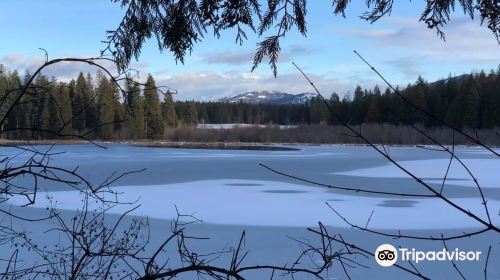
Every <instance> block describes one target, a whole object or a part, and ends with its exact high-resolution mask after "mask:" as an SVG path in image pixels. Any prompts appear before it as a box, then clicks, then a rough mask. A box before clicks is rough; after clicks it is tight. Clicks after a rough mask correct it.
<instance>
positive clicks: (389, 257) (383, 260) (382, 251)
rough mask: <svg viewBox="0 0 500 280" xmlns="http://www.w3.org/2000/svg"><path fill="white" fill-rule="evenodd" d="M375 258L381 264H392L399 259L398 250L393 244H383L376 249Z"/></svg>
mask: <svg viewBox="0 0 500 280" xmlns="http://www.w3.org/2000/svg"><path fill="white" fill-rule="evenodd" d="M375 260H376V261H377V263H378V264H379V265H381V266H392V265H393V264H395V263H396V261H397V260H398V251H397V250H396V248H394V246H392V245H391V244H382V245H380V246H378V248H377V250H375Z"/></svg>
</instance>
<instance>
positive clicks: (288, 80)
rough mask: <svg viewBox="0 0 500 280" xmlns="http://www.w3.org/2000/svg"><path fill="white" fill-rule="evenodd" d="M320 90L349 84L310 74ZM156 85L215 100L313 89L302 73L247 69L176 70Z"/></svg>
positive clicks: (190, 96)
mask: <svg viewBox="0 0 500 280" xmlns="http://www.w3.org/2000/svg"><path fill="white" fill-rule="evenodd" d="M310 78H311V79H312V80H313V81H314V83H315V84H316V86H317V87H318V88H319V90H320V91H321V93H322V94H324V95H325V96H327V97H329V96H330V94H331V93H332V91H333V90H336V91H339V92H345V91H347V90H348V89H349V88H352V85H351V84H349V83H347V82H345V81H343V80H339V79H333V78H329V77H326V76H320V75H310ZM157 82H158V84H159V85H166V86H169V87H172V88H175V89H177V90H178V91H179V95H177V96H176V99H177V100H190V99H196V100H217V99H219V98H222V97H225V96H231V95H235V94H240V93H243V92H246V91H253V90H257V91H258V90H268V91H273V90H275V91H284V92H288V93H302V92H313V89H312V88H311V86H310V85H309V83H308V82H307V81H306V80H305V79H304V77H302V76H300V74H299V73H297V74H282V75H278V77H277V78H274V76H273V75H272V74H259V73H248V72H225V73H217V72H195V73H179V74H176V75H173V76H171V77H164V78H157Z"/></svg>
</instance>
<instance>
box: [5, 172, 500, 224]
mask: <svg viewBox="0 0 500 280" xmlns="http://www.w3.org/2000/svg"><path fill="white" fill-rule="evenodd" d="M115 190H116V191H118V192H120V193H122V195H121V201H128V202H132V201H136V200H138V203H139V204H141V206H140V208H139V210H138V211H137V212H136V213H135V214H136V215H142V216H148V217H151V218H159V219H171V218H173V217H175V216H176V212H175V206H177V207H178V208H179V210H180V212H181V213H183V214H193V215H195V216H196V217H197V218H199V219H201V220H203V221H204V222H206V223H209V224H226V225H248V226H300V227H303V226H315V225H317V223H318V222H319V221H321V222H323V223H324V224H326V225H331V226H336V227H348V225H346V224H345V223H344V222H343V221H342V220H340V219H339V218H338V217H337V216H336V215H335V214H334V213H333V212H332V211H331V210H330V209H329V208H328V207H327V206H326V205H325V202H328V203H330V204H331V205H332V206H333V207H334V208H335V209H336V210H337V211H339V212H340V213H342V214H343V215H345V217H346V218H348V219H349V220H350V221H352V222H353V223H356V224H359V225H360V226H364V225H365V224H366V221H367V219H368V217H369V216H370V213H371V212H372V210H374V211H375V212H374V214H373V217H372V219H371V222H370V227H371V228H378V229H402V230H403V229H419V230H422V229H456V228H466V227H477V226H478V224H476V223H475V222H473V221H472V220H471V219H469V218H468V217H467V216H466V215H463V214H460V213H457V211H456V210H455V209H453V208H452V207H450V206H448V205H445V204H444V202H442V201H440V200H438V199H411V200H408V199H395V198H381V197H362V196H350V195H341V194H336V193H334V192H332V191H331V190H328V189H325V188H318V187H308V186H303V185H295V184H290V183H286V182H273V181H256V180H235V179H231V180H229V179H223V180H205V181H193V182H187V183H177V184H166V185H152V186H151V185H150V186H122V187H116V188H115ZM49 195H50V196H52V197H53V200H52V201H54V202H56V205H57V208H59V209H66V210H75V207H78V205H81V196H80V195H79V194H78V193H77V192H73V191H65V192H52V193H50V194H49ZM40 197H42V196H40ZM453 201H454V202H456V203H458V204H460V205H463V206H464V207H465V208H467V209H470V210H471V211H473V212H474V213H476V214H478V215H480V216H484V209H483V208H482V207H481V205H480V203H479V200H478V199H472V198H460V199H454V200H453ZM9 202H10V203H14V204H17V205H19V204H22V203H23V201H16V200H9ZM46 206H48V201H46V200H43V199H39V200H38V202H37V204H36V207H43V208H44V207H46ZM489 206H490V207H491V209H498V208H499V207H500V202H499V201H495V200H491V201H490V202H489ZM130 207H131V206H130V205H122V206H117V207H115V208H113V209H112V210H111V213H117V214H119V213H123V212H124V211H125V210H126V209H129V208H130ZM493 216H494V219H496V220H497V221H496V222H500V218H499V216H498V215H493Z"/></svg>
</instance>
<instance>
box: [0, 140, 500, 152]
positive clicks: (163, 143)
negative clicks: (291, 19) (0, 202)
mask: <svg viewBox="0 0 500 280" xmlns="http://www.w3.org/2000/svg"><path fill="white" fill-rule="evenodd" d="M103 144H119V145H120V144H121V145H130V146H136V147H148V148H173V149H217V150H274V151H297V150H301V149H300V148H297V147H293V148H292V147H280V146H323V147H324V146H348V147H369V146H370V145H368V144H361V143H314V142H311V143H300V142H210V141H209V142H190V141H178V142H175V141H168V140H122V141H103V140H80V139H52V140H51V139H43V140H7V139H3V140H0V147H1V146H4V147H15V146H41V145H56V146H57V145H103ZM374 144H375V145H381V144H379V143H374ZM384 145H385V146H388V147H420V148H439V146H437V145H428V144H406V145H405V144H384ZM445 146H451V145H445ZM455 147H456V148H482V147H481V146H478V145H463V144H460V145H458V144H457V145H455ZM488 147H490V148H493V149H496V148H498V146H496V145H491V146H488Z"/></svg>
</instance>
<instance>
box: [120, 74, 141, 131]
mask: <svg viewBox="0 0 500 280" xmlns="http://www.w3.org/2000/svg"><path fill="white" fill-rule="evenodd" d="M126 92H127V96H126V102H125V107H124V114H125V117H126V122H125V127H126V129H127V136H128V137H129V138H130V139H143V138H144V132H145V131H144V102H143V100H142V96H141V89H140V88H139V86H138V85H137V83H136V82H133V81H129V82H127V84H126Z"/></svg>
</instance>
